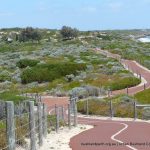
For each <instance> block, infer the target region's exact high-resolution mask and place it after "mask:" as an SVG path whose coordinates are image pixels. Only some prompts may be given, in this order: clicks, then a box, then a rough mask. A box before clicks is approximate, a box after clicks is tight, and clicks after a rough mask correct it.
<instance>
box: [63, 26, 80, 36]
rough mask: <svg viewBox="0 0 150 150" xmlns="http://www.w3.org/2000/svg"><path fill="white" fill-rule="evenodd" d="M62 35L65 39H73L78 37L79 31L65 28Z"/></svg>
mask: <svg viewBox="0 0 150 150" xmlns="http://www.w3.org/2000/svg"><path fill="white" fill-rule="evenodd" d="M60 33H61V35H62V37H63V39H73V38H76V37H77V36H78V33H79V31H78V30H77V29H76V28H71V27H68V26H63V27H62V29H61V31H60Z"/></svg>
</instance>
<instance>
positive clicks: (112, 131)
mask: <svg viewBox="0 0 150 150" xmlns="http://www.w3.org/2000/svg"><path fill="white" fill-rule="evenodd" d="M79 123H81V124H82V123H83V124H88V125H93V126H94V128H92V129H90V130H87V131H85V132H82V133H80V134H78V135H76V136H75V137H73V138H72V139H71V142H70V147H71V148H72V150H150V134H149V133H150V124H149V123H144V122H127V121H126V122H124V121H112V120H99V119H83V118H79ZM95 143H96V144H97V145H96V144H95ZM86 144H87V145H86ZM90 144H91V145H90ZM92 144H93V145H92ZM119 144H121V145H119ZM133 144H134V145H133ZM137 144H138V145H137ZM139 144H147V145H145V146H144V145H139Z"/></svg>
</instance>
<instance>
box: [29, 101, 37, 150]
mask: <svg viewBox="0 0 150 150" xmlns="http://www.w3.org/2000/svg"><path fill="white" fill-rule="evenodd" d="M29 127H30V141H31V142H30V150H36V139H35V114H34V102H33V101H30V102H29Z"/></svg>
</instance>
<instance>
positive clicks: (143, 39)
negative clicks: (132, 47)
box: [138, 36, 150, 43]
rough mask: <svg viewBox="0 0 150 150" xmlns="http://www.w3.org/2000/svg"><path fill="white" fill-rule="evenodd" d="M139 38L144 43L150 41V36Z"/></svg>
mask: <svg viewBox="0 0 150 150" xmlns="http://www.w3.org/2000/svg"><path fill="white" fill-rule="evenodd" d="M138 40H139V41H141V42H143V43H150V36H146V37H143V38H139V39H138Z"/></svg>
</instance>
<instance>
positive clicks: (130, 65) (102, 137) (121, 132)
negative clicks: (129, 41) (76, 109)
mask: <svg viewBox="0 0 150 150" xmlns="http://www.w3.org/2000/svg"><path fill="white" fill-rule="evenodd" d="M97 51H98V52H100V53H103V54H105V55H106V56H107V57H112V58H115V59H118V61H120V63H122V65H124V67H125V68H126V69H129V70H130V71H132V72H133V73H136V74H140V75H141V77H142V78H144V81H145V85H146V88H150V71H149V70H148V69H146V68H145V67H143V66H141V65H140V64H138V63H137V62H135V61H132V60H124V59H121V56H119V55H117V54H112V53H109V52H108V51H103V50H100V49H98V50H97ZM143 89H144V87H143V84H140V85H138V86H135V87H131V88H129V90H128V91H129V93H128V94H129V95H134V94H136V93H138V92H140V91H143ZM125 93H127V91H126V89H124V90H118V91H113V92H112V95H118V94H125ZM58 99H59V98H58ZM66 99H68V98H66ZM55 102H57V104H59V101H57V100H56V101H55ZM46 103H47V105H51V104H50V103H52V104H54V101H53V100H52V101H51V102H50V101H49V100H48V99H47V100H46ZM60 104H61V105H62V104H64V105H66V104H68V102H67V101H66V100H64V101H63V100H61V102H60ZM78 121H79V123H80V124H89V125H93V126H94V128H93V129H90V130H88V131H85V132H82V133H81V134H79V135H77V136H75V137H73V138H72V139H71V140H70V147H71V148H72V150H149V149H150V134H149V132H148V131H150V124H148V123H144V122H133V121H132V122H126V121H112V120H105V121H104V120H100V119H89V118H83V117H79V118H78ZM90 143H92V144H93V145H88V144H90ZM95 143H97V144H105V145H94V144H95ZM119 143H120V144H122V145H119ZM136 143H137V145H136ZM142 143H143V144H145V146H144V145H140V144H142ZM86 144H87V145H86ZM111 144H112V145H111Z"/></svg>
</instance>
